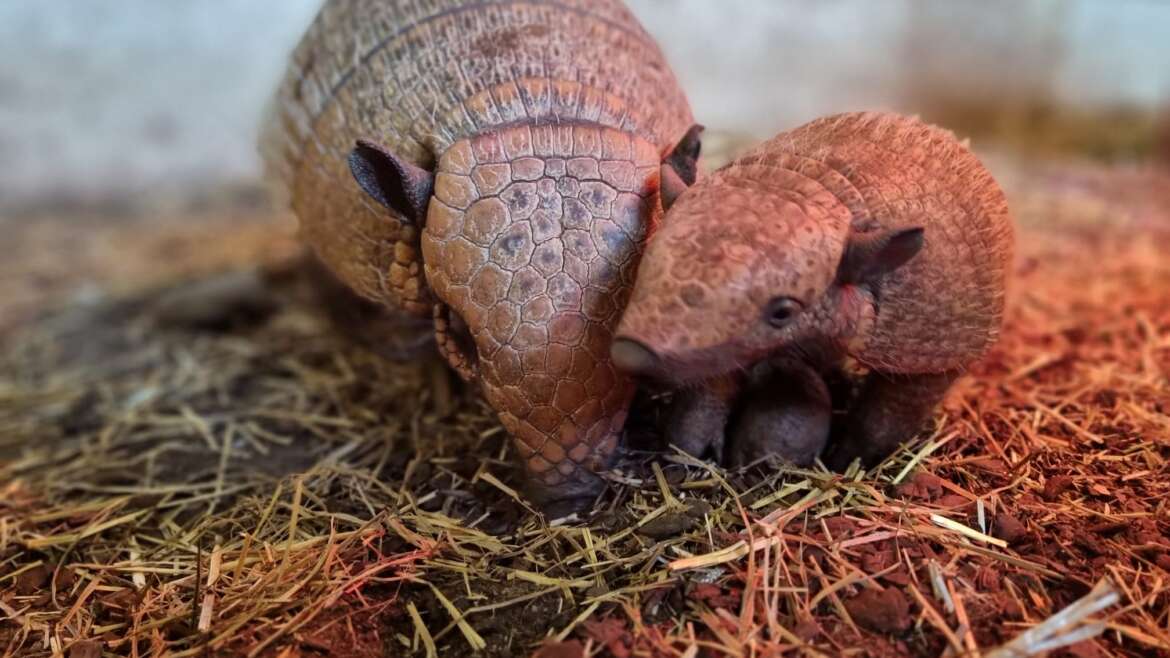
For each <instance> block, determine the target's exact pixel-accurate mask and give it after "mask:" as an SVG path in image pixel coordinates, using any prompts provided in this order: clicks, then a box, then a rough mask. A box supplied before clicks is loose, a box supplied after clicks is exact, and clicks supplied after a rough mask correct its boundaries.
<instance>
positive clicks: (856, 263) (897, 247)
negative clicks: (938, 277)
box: [837, 226, 926, 283]
mask: <svg viewBox="0 0 1170 658" xmlns="http://www.w3.org/2000/svg"><path fill="white" fill-rule="evenodd" d="M925 233H926V229H924V228H922V227H921V226H911V227H906V228H893V229H879V230H877V231H870V232H868V233H855V234H853V235H852V236H850V238H849V244H847V245H846V246H845V255H844V256H843V257H842V258H841V265H840V266H839V267H838V268H837V280H838V281H839V282H841V283H864V282H866V281H872V280H873V279H875V278H877V277H880V276H882V275H883V274H888V273H890V272H893V271H894V270H896V269H898V268H899V267H901V266H903V265H905V264H906V263H907V262H908V261H909V260H910V259H911V258H914V256H915V255H917V254H918V252H919V251H921V250H922V245H923V243H924V235H925Z"/></svg>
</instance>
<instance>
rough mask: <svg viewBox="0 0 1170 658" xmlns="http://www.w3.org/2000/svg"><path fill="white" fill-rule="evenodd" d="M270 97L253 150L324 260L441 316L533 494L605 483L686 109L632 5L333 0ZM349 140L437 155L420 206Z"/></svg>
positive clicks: (440, 336)
mask: <svg viewBox="0 0 1170 658" xmlns="http://www.w3.org/2000/svg"><path fill="white" fill-rule="evenodd" d="M274 109H275V118H274V120H273V121H272V122H270V124H269V127H268V131H267V134H266V135H265V138H264V141H263V148H262V150H263V151H264V153H265V156H266V160H267V162H268V164H269V167H270V169H271V170H272V171H273V172H274V173H275V174H277V176H278V177H279V178H280V179H281V180H282V181H283V182H284V184H285V187H286V188H287V189H288V191H289V195H290V198H291V203H292V206H293V209H294V211H295V212H296V214H297V215H298V217H299V218H300V221H301V230H302V233H303V235H304V238H305V240H306V241H307V242H308V243H309V244H310V245H312V246H313V247H314V249H315V251H316V252H317V254H318V255H319V256H320V258H321V260H322V261H323V262H324V263H325V264H326V265H327V266H328V267H329V268H330V269H331V270H332V271H333V272H335V273H336V274H337V276H338V277H339V278H340V279H341V280H342V281H344V282H345V283H346V284H348V285H349V286H350V287H352V288H353V289H354V290H355V291H356V292H358V293H359V294H361V295H363V296H365V297H367V298H369V299H372V300H374V301H377V302H380V303H382V304H385V305H386V306H387V307H389V308H397V309H403V310H405V311H407V312H409V313H411V314H414V315H417V316H420V317H428V318H430V317H433V318H435V324H436V336H437V342H438V344H439V348H440V351H441V352H442V353H443V354H444V355H445V356H446V357H447V358H448V360H449V361H450V362H451V364H452V366H453V367H454V368H455V369H456V370H457V371H458V372H459V373H460V374H461V375H462V376H463V377H464V378H465V379H468V380H471V381H477V382H479V383H480V384H482V386H483V390H484V393H485V395H486V397H487V399H488V400H489V401H490V402H491V404H492V405H493V407H494V408H495V409H496V410H497V411H498V412H499V414H500V418H501V420H502V422H503V423H504V425H505V426H506V427H507V428H508V430H509V431H510V432H512V433H513V435H514V437H515V438H516V439H517V446H518V448H519V451H520V453H521V455H522V458H523V459H524V460H525V461H526V464H527V466H528V468H529V469H530V472H531V474H532V475H533V476H534V478H533V481H534V483H535V484H536V485H538V486H536V487H535V493H536V494H537V495H538V496H539V497H540V498H545V499H552V498H561V497H567V496H572V495H575V494H584V493H587V492H588V491H590V490H592V489H593V488H595V487H596V479H595V478H594V477H592V475H591V473H593V472H595V471H596V470H597V469H599V468H601V467H602V466H603V465H604V464H605V462H606V460H607V459H608V457H609V456H610V455H611V454H612V452H613V450H614V447H615V446H616V444H617V438H618V433H619V431H620V428H621V425H622V423H623V421H624V418H625V413H626V408H627V406H628V403H629V400H630V397H631V395H632V384H631V383H630V381H629V380H628V379H627V378H625V377H624V376H621V375H619V374H618V373H617V372H616V371H615V369H614V367H613V365H612V363H611V361H610V359H609V356H608V344H609V342H610V339H611V335H612V329H613V327H614V325H615V324H616V322H617V319H618V315H619V313H620V310H621V308H622V306H623V305H624V303H625V300H626V298H627V296H628V292H629V289H630V287H631V284H632V276H633V268H634V267H635V265H636V262H637V260H638V256H639V254H640V252H641V249H642V244H643V240H644V238H645V236H646V234H647V231H648V229H649V228H650V227H652V226H653V225H654V222H655V221H656V217H655V215H654V209H655V208H657V207H658V203H657V201H656V198H655V197H656V192H657V188H658V164H659V162H660V160H661V158H662V156H663V155H665V154H666V153H667V152H668V151H669V150H670V147H672V146H673V145H674V144H675V142H676V141H677V140H679V138H680V137H682V135H683V134H684V133H686V131H687V129H688V128H689V127H690V126H691V125H692V123H693V120H692V117H691V113H690V109H689V106H688V105H687V102H686V99H685V97H684V95H683V93H682V91H681V90H680V88H679V87H678V84H677V82H676V81H675V78H674V75H673V74H672V73H671V71H670V68H669V66H667V64H666V62H665V61H664V59H663V57H662V54H661V52H660V51H659V50H658V47H657V46H656V45H655V43H654V42H653V40H652V39H651V38H650V37H649V36H648V35H647V34H646V33H645V32H644V31H643V29H642V28H641V26H639V25H638V23H637V21H636V20H635V19H634V18H633V16H632V15H631V14H630V13H629V11H628V10H627V9H626V8H625V7H624V6H623V5H622V3H621V2H619V1H618V0H602V1H596V0H557V1H555V2H550V1H540V2H538V1H535V0H533V1H530V2H476V1H472V0H397V1H395V0H330V1H329V2H327V3H326V5H325V7H324V9H322V11H321V14H320V15H319V16H318V18H317V20H316V21H315V22H314V24H313V26H312V27H311V28H310V29H309V32H308V34H307V35H306V36H305V38H304V39H303V40H302V42H301V44H300V46H299V47H298V48H297V50H296V52H295V54H294V56H293V64H292V66H291V68H290V71H289V74H288V76H287V78H286V80H285V83H284V85H283V87H282V88H281V91H280V93H279V95H278V97H277V99H276V103H275V105H274ZM359 139H361V140H367V141H368V142H369V143H372V144H376V145H377V146H379V147H380V148H381V149H384V151H385V152H386V153H392V154H393V155H394V156H396V157H398V158H400V159H401V160H402V161H403V162H405V163H408V164H411V165H413V166H415V167H417V168H419V169H418V170H419V171H423V170H425V171H427V172H434V174H435V176H434V179H433V183H434V187H433V190H434V195H435V196H434V197H432V198H431V199H430V201H429V209H428V210H427V211H426V216H425V221H419V220H414V221H412V218H410V217H408V216H406V215H404V214H400V211H392V210H389V209H388V208H387V207H384V206H382V205H379V204H378V203H377V202H375V201H374V200H373V199H371V198H370V196H367V194H365V193H363V191H362V189H361V188H359V186H358V185H357V184H355V182H354V179H353V176H352V175H351V164H352V163H350V164H347V157H348V156H349V154H350V152H351V150H352V149H354V144H355V141H356V140H359ZM370 180H377V179H375V178H373V177H371V178H370ZM367 191H368V190H367ZM659 212H660V211H659Z"/></svg>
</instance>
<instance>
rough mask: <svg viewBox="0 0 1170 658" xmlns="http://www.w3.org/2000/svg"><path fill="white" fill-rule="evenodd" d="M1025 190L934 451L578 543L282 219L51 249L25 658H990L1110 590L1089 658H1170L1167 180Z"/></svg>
mask: <svg viewBox="0 0 1170 658" xmlns="http://www.w3.org/2000/svg"><path fill="white" fill-rule="evenodd" d="M1000 171H1001V173H1002V175H1003V177H1004V178H1005V180H1006V181H1007V182H1008V183H1009V187H1010V188H1011V190H1012V194H1011V198H1012V206H1013V209H1014V211H1015V213H1016V216H1017V220H1018V225H1019V245H1018V258H1017V263H1018V264H1017V268H1016V269H1017V276H1016V281H1015V286H1014V288H1013V291H1012V305H1011V312H1010V316H1009V320H1008V323H1007V327H1006V328H1005V331H1004V337H1003V340H1002V341H1001V343H1000V345H999V346H998V347H997V348H996V349H995V351H994V352H993V353H992V354H991V355H990V357H989V358H988V359H987V360H986V362H985V363H983V364H981V365H980V366H978V367H977V368H975V369H974V370H973V371H972V373H971V376H970V377H969V378H966V379H964V380H963V381H962V383H961V384H960V385H959V386H958V387H957V388H956V389H955V391H954V392H953V394H952V395H951V396H950V397H949V399H948V401H947V403H946V404H945V405H944V408H943V409H941V410H940V413H939V416H938V419H937V420H938V422H937V426H936V429H935V430H934V431H933V432H932V433H931V434H930V435H929V436H925V437H923V441H922V442H920V443H918V444H916V445H915V446H913V447H911V448H910V449H908V450H906V451H904V452H903V453H900V454H898V455H896V456H895V457H893V458H892V459H890V460H889V461H888V462H887V463H886V464H885V465H883V466H882V467H880V468H878V469H875V471H873V472H869V473H864V474H862V473H857V472H851V473H847V474H845V475H844V476H841V475H836V474H831V473H827V472H824V471H820V470H811V471H797V470H788V469H782V468H766V469H761V470H757V471H751V472H745V473H725V472H723V471H720V470H718V469H716V468H714V467H712V466H710V465H707V464H704V463H700V462H696V461H693V460H690V459H687V458H683V457H681V456H677V455H666V456H655V455H654V454H653V453H651V452H637V451H633V450H631V451H630V452H629V454H627V455H625V456H624V458H623V461H622V463H621V464H620V468H619V471H618V472H615V473H613V474H612V476H611V479H612V481H613V488H612V491H611V492H609V493H608V494H607V495H606V497H605V498H604V499H603V500H602V501H600V503H599V505H598V509H597V512H596V513H595V514H594V515H593V516H592V517H590V518H589V519H587V520H580V519H577V520H572V519H571V520H569V521H568V522H563V523H549V522H548V521H546V520H543V519H541V518H540V517H538V516H536V515H533V514H531V513H530V512H529V511H527V510H526V508H525V507H524V505H523V504H522V503H521V502H518V501H517V500H516V499H515V494H514V491H513V488H514V487H515V486H517V485H518V481H517V480H518V477H517V476H518V473H517V471H516V469H514V468H513V466H512V465H511V461H510V455H509V447H508V445H507V441H506V440H505V437H504V435H503V434H502V432H501V430H500V428H499V426H498V425H497V423H496V422H495V421H494V420H493V419H492V418H491V415H490V413H489V410H488V409H486V408H485V406H484V405H483V404H482V403H481V402H479V401H478V400H477V398H476V397H475V396H474V395H473V394H472V393H471V392H468V391H462V390H460V389H458V387H454V386H453V385H452V383H451V381H450V380H449V379H448V378H447V377H446V376H445V375H443V371H442V370H440V369H437V368H436V367H434V365H433V362H432V361H431V360H430V359H429V358H428V357H427V356H426V354H427V352H426V350H427V345H426V343H425V341H423V342H421V343H419V342H415V341H413V338H412V335H413V334H412V331H411V328H410V327H402V328H401V332H400V335H399V336H398V338H399V339H400V340H396V341H395V342H394V344H393V347H394V349H393V350H383V352H386V351H392V352H394V353H396V354H398V355H399V356H402V355H410V356H412V358H411V359H410V360H409V361H408V362H406V363H394V362H391V361H388V360H386V359H385V358H382V357H381V356H378V355H375V354H374V353H372V352H371V351H370V350H368V349H365V348H363V347H361V346H360V345H356V344H354V342H353V341H351V340H349V339H348V338H346V337H345V336H342V335H340V334H339V333H338V332H337V331H335V330H334V329H333V328H332V326H331V324H330V322H329V321H328V320H326V317H327V314H326V313H324V312H322V303H321V299H320V298H319V297H317V296H315V295H314V294H313V292H312V289H311V288H310V286H308V285H306V282H305V280H304V276H303V275H301V274H300V273H299V272H300V270H299V269H297V268H296V267H294V266H292V265H290V263H292V262H295V257H294V256H293V254H294V253H295V250H294V249H293V248H292V246H291V244H292V243H291V241H290V240H289V238H288V234H289V231H288V224H287V223H286V222H283V221H273V220H270V219H268V217H267V216H266V215H264V214H263V213H224V212H220V211H213V212H211V213H210V214H209V217H210V219H206V218H205V219H204V220H202V221H199V222H194V221H191V222H186V221H184V220H183V218H181V217H179V218H176V219H174V220H170V221H162V222H159V221H157V220H156V218H151V217H147V218H145V219H139V220H121V221H119V222H118V223H116V225H115V226H113V227H111V228H108V229H106V230H104V231H103V232H101V233H100V234H93V233H87V235H100V236H101V237H100V238H94V239H88V238H87V239H81V238H79V237H78V236H77V235H76V233H75V230H76V224H75V223H73V224H71V223H68V222H53V221H41V222H38V223H36V224H35V226H36V228H35V229H30V230H28V231H22V232H19V233H16V234H15V235H17V236H18V237H17V238H16V239H15V240H14V241H13V242H10V243H7V244H10V245H12V246H13V247H14V248H13V249H12V252H11V253H10V254H6V255H5V256H6V258H5V259H4V260H3V263H2V264H0V274H2V276H0V287H2V288H3V289H2V290H0V299H3V300H5V301H4V304H5V306H4V309H3V311H0V314H2V315H3V317H4V318H5V322H4V324H3V326H0V336H2V338H0V340H2V341H3V345H2V347H0V491H2V493H0V655H4V656H48V655H52V654H55V653H58V652H64V653H65V654H66V655H69V656H98V655H137V656H148V655H162V653H163V652H164V650H165V651H169V652H170V654H169V655H174V656H182V655H192V656H204V655H216V656H219V655H258V656H315V655H338V656H347V655H358V656H382V655H388V656H396V655H411V654H412V653H417V654H418V655H427V654H428V653H429V654H431V655H439V656H451V655H464V654H471V653H472V652H473V651H475V650H476V649H479V650H481V655H488V656H513V655H528V654H531V653H532V652H534V651H536V650H537V649H538V648H539V647H540V646H541V645H542V643H546V644H547V643H550V642H554V641H561V640H564V641H565V642H563V643H561V644H557V645H553V646H546V648H545V649H543V651H544V654H543V655H545V656H566V657H567V656H578V655H581V652H582V651H585V652H588V653H590V654H599V655H614V656H628V655H654V656H699V655H711V656H723V655H732V656H766V655H780V654H782V653H784V652H786V651H787V652H790V653H792V654H793V655H797V654H799V653H804V654H809V655H850V654H852V655H875V656H887V655H904V654H906V655H917V656H938V655H942V654H944V653H946V654H949V655H974V654H975V652H976V651H977V650H978V651H983V652H989V651H990V650H992V649H993V648H995V647H1000V646H1002V645H1004V644H1005V643H1008V642H1009V641H1011V640H1013V638H1017V637H1018V636H1020V635H1021V634H1022V633H1024V632H1025V631H1026V630H1028V629H1030V628H1032V627H1035V626H1036V625H1037V624H1040V623H1041V622H1044V621H1045V620H1048V619H1049V618H1051V617H1052V616H1053V615H1054V614H1055V613H1057V612H1059V611H1060V610H1062V609H1063V608H1065V607H1066V606H1068V605H1070V604H1072V603H1074V601H1076V600H1077V599H1078V598H1080V597H1082V596H1084V595H1086V594H1088V593H1090V591H1091V590H1093V588H1094V586H1095V585H1097V584H1098V583H1102V582H1103V581H1105V582H1107V583H1108V584H1107V585H1102V586H1101V588H1100V589H1098V590H1097V592H1096V594H1102V593H1103V591H1104V588H1106V587H1111V588H1112V590H1113V591H1115V592H1116V597H1115V599H1114V598H1110V597H1108V596H1105V597H1104V598H1103V599H1102V598H1100V597H1094V600H1098V601H1100V602H1101V606H1100V607H1101V608H1103V609H1102V610H1100V611H1097V612H1096V614H1093V615H1091V617H1092V618H1093V619H1096V620H1099V621H1098V625H1096V626H1083V625H1080V624H1079V623H1073V624H1071V625H1070V626H1069V627H1068V628H1065V629H1064V631H1066V632H1067V631H1070V630H1071V631H1073V632H1076V633H1084V634H1085V635H1086V636H1087V635H1091V634H1094V633H1096V632H1098V631H1101V630H1103V631H1104V632H1103V633H1101V634H1100V635H1098V636H1097V637H1096V638H1095V639H1092V640H1089V641H1085V642H1081V643H1079V644H1076V645H1074V646H1073V647H1072V649H1071V651H1072V652H1073V654H1074V655H1076V656H1082V657H1088V656H1100V655H1129V656H1149V655H1170V593H1168V591H1167V590H1168V589H1170V541H1168V540H1167V534H1168V531H1170V503H1168V502H1167V500H1168V499H1167V494H1168V493H1170V466H1168V462H1167V460H1168V459H1170V383H1168V376H1170V260H1168V259H1167V253H1168V252H1167V249H1166V246H1165V245H1166V240H1167V238H1170V198H1168V197H1170V191H1168V190H1170V177H1168V176H1167V175H1165V174H1158V173H1155V172H1149V171H1137V170H1107V169H1101V168H1097V167H1067V166H1066V167H1062V168H1059V169H1051V168H1042V167H1035V166H1032V167H1017V166H1006V165H1005V166H1003V167H1002V168H1001V169H1000ZM205 214H206V213H205ZM21 226H27V224H22V225H21ZM229 232H230V234H231V235H232V236H234V237H233V239H231V240H226V239H225V238H224V237H223V236H224V235H227V234H229ZM6 240H7V238H6ZM257 259H258V260H263V261H265V262H267V263H268V265H267V266H266V268H265V270H264V272H263V275H262V276H260V277H254V276H248V275H245V276H235V277H226V278H225V277H223V276H220V275H216V274H214V273H215V272H219V271H222V270H223V269H224V268H226V267H229V266H231V265H232V264H233V263H235V264H238V263H243V262H249V261H254V260H257ZM184 276H186V277H193V279H192V280H193V281H194V282H198V283H190V282H189V283H179V284H176V283H174V281H175V280H176V277H184ZM148 280H149V281H153V282H157V283H152V284H151V286H150V287H149V288H148V289H145V290H143V282H144V281H148ZM209 281H211V282H213V283H209ZM82 282H88V285H87V286H84V287H82V288H81V290H82V291H83V292H84V294H83V295H80V296H78V295H77V293H76V291H77V290H78V286H77V284H79V283H82ZM196 285H198V286H199V289H200V290H203V291H204V292H205V293H206V292H207V291H208V290H211V291H212V292H211V293H207V294H205V295H203V296H202V297H201V299H207V298H208V295H210V298H214V299H220V300H221V301H222V300H223V299H225V298H226V299H228V300H229V301H230V302H231V303H229V304H226V305H224V304H219V305H213V306H215V308H231V309H234V311H233V313H231V314H223V313H217V312H214V309H213V311H208V312H205V311H206V309H199V308H197V309H196V311H197V312H191V310H190V308H189V306H190V304H189V301H190V300H189V299H184V297H183V295H182V293H183V292H189V291H191V290H192V289H193V286H196ZM33 286H36V287H33ZM217 291H218V292H217ZM225 291H226V292H225ZM176 300H177V301H176ZM269 302H275V304H272V303H269ZM46 305H48V306H54V307H59V309H60V310H57V311H52V312H50V313H48V314H47V315H46V314H44V309H45V306H46ZM176 308H179V309H180V311H176V310H175V309H176ZM34 318H35V319H34ZM640 416H641V418H642V420H641V421H640V422H636V423H635V425H634V427H633V428H632V430H631V431H632V433H633V435H634V436H632V437H631V440H630V444H631V445H632V446H644V445H647V444H649V443H652V439H651V437H650V433H649V431H648V430H647V429H646V426H648V425H649V424H650V423H649V422H648V421H647V420H646V414H641V415H640ZM1080 611H1081V610H1079V609H1074V613H1075V612H1080ZM1074 616H1076V615H1074ZM1102 624H1103V625H1102ZM1078 629H1080V630H1078ZM1041 639H1042V638H1041ZM1073 639H1076V638H1075V637H1074V638H1073ZM1040 641H1041V640H1036V639H1035V638H1032V639H1031V641H1029V642H1027V643H1026V644H1028V645H1029V646H1030V648H1031V649H1033V650H1034V649H1037V648H1043V645H1042V644H1038V642H1040ZM1012 646H1015V647H1019V646H1020V645H1019V644H1017V645H1012ZM1062 651H1063V650H1062ZM988 655H992V654H988ZM994 655H996V656H1009V655H1024V654H1023V653H1011V652H1010V651H1009V650H1004V651H1003V652H1001V653H998V654H994Z"/></svg>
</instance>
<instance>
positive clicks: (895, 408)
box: [825, 371, 958, 471]
mask: <svg viewBox="0 0 1170 658" xmlns="http://www.w3.org/2000/svg"><path fill="white" fill-rule="evenodd" d="M957 377H958V373H957V372H954V371H951V372H944V373H938V374H923V375H894V374H889V373H881V372H874V373H871V374H870V375H869V376H868V377H867V378H866V380H865V384H864V386H863V387H862V390H861V394H860V395H859V397H858V399H857V402H856V403H855V406H854V407H853V409H852V410H851V411H850V413H849V419H848V421H847V422H846V424H845V428H846V429H845V435H844V436H843V437H841V440H840V442H839V443H838V444H837V445H836V446H834V448H833V449H832V451H831V452H830V454H829V457H828V459H826V460H825V463H826V464H827V465H828V466H829V468H832V469H833V470H837V471H841V470H844V469H845V468H847V467H848V466H849V464H850V463H851V462H852V461H853V460H854V459H857V458H860V459H861V461H862V463H863V464H864V465H866V466H874V465H876V464H877V463H878V462H880V461H881V460H883V459H885V458H886V457H887V456H889V455H890V453H892V452H894V450H896V449H897V448H898V446H900V445H902V443H904V442H906V441H908V440H910V439H911V438H913V437H914V435H915V434H917V433H918V432H919V431H921V430H922V429H923V427H924V426H925V425H926V423H927V421H928V420H930V415H931V412H933V411H934V408H935V406H936V405H938V403H939V401H941V400H942V398H943V396H944V395H946V392H947V389H949V388H950V387H951V383H952V382H954V381H955V379H956V378H957Z"/></svg>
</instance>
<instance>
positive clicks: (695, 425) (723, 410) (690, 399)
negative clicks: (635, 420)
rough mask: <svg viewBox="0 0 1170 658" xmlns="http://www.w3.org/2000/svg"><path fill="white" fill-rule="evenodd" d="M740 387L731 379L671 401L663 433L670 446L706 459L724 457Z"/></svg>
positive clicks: (713, 382)
mask: <svg viewBox="0 0 1170 658" xmlns="http://www.w3.org/2000/svg"><path fill="white" fill-rule="evenodd" d="M739 388H740V384H739V382H738V381H736V380H735V379H733V378H731V377H726V378H719V379H715V380H711V381H707V382H704V383H703V385H701V386H699V387H696V388H692V389H685V390H682V391H679V392H678V393H677V394H676V395H675V396H674V399H673V400H672V401H671V404H670V409H669V411H668V412H667V416H666V426H665V428H664V429H663V433H664V434H665V436H666V441H667V443H669V444H670V445H673V446H677V447H678V448H679V449H680V450H682V451H684V452H686V453H688V454H691V455H694V456H695V457H703V456H704V453H706V452H708V451H711V452H713V453H714V454H715V455H722V454H723V436H724V432H725V431H726V428H727V419H728V417H729V416H730V415H731V407H732V404H734V402H735V399H736V397H737V395H738V393H739Z"/></svg>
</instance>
